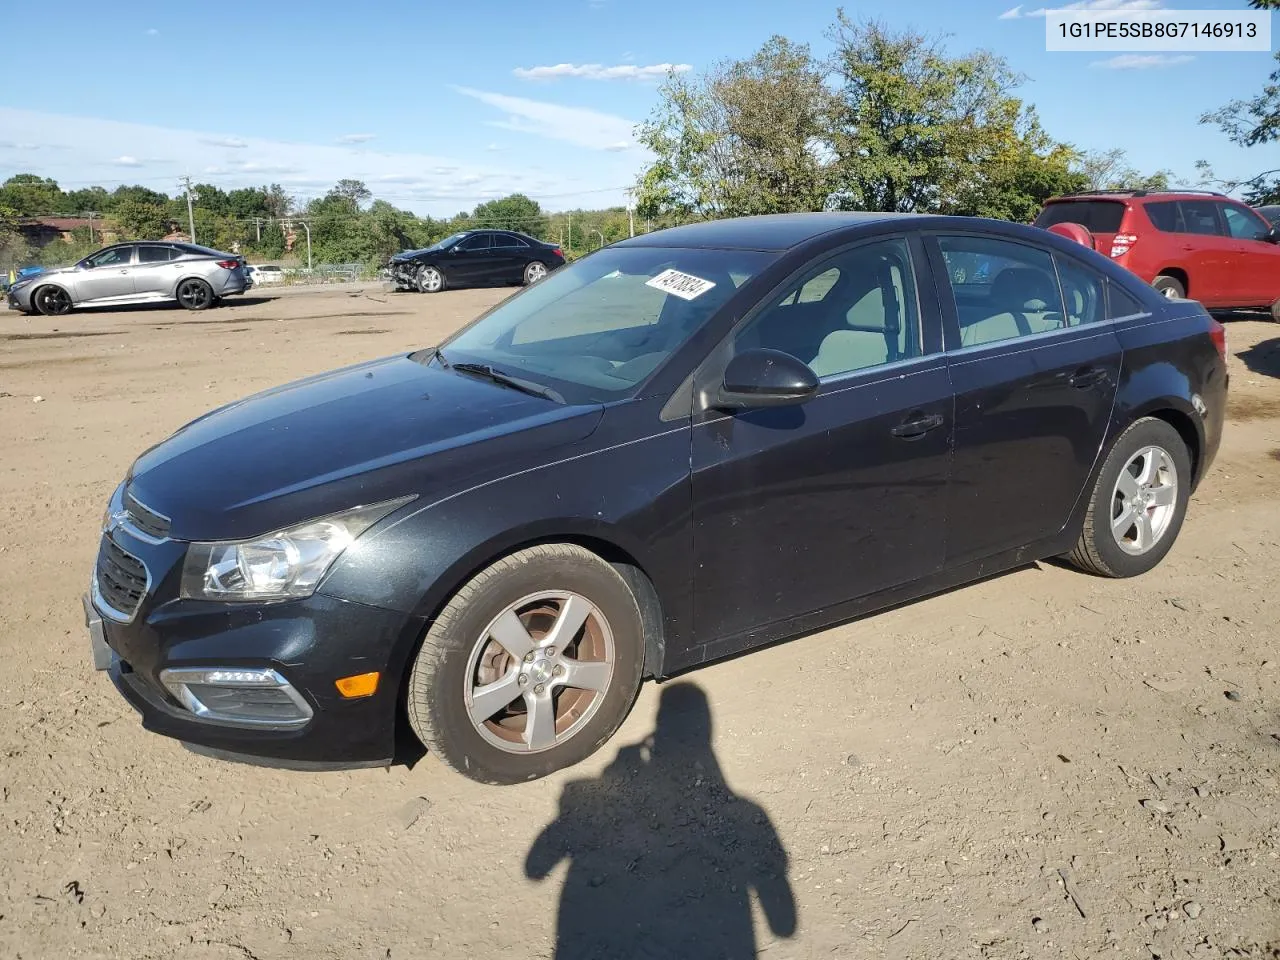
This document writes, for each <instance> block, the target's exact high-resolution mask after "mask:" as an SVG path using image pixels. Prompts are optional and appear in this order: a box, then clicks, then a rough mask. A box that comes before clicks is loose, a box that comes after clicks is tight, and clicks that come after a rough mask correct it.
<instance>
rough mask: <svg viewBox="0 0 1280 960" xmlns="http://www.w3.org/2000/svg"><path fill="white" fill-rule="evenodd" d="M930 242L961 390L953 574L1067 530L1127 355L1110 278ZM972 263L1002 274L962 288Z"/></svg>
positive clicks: (1059, 261) (1002, 241) (941, 238)
mask: <svg viewBox="0 0 1280 960" xmlns="http://www.w3.org/2000/svg"><path fill="white" fill-rule="evenodd" d="M927 243H928V246H929V249H930V255H931V257H932V258H933V259H934V262H935V264H937V265H938V266H937V269H935V274H936V275H939V276H940V281H939V282H940V283H941V284H943V285H944V289H943V297H942V299H943V311H944V314H945V316H946V337H947V340H946V344H947V362H948V368H949V370H950V374H951V381H952V385H953V387H954V389H955V394H956V409H955V453H954V459H953V461H952V472H951V484H950V488H949V500H950V506H949V510H948V534H947V565H948V566H954V565H957V564H962V563H966V562H969V561H973V560H979V559H982V558H984V557H988V556H992V555H994V554H997V553H1001V552H1003V551H1005V550H1010V549H1015V548H1018V547H1022V546H1026V545H1028V544H1031V543H1034V542H1036V541H1038V540H1042V539H1044V538H1047V537H1050V536H1052V535H1054V534H1056V533H1058V532H1060V531H1061V530H1062V528H1063V527H1064V526H1065V525H1066V523H1067V520H1068V518H1069V517H1070V514H1071V510H1072V507H1073V506H1074V505H1075V502H1076V499H1077V498H1078V497H1079V495H1080V493H1081V491H1082V490H1083V488H1084V484H1085V481H1086V479H1087V477H1088V476H1089V472H1090V470H1091V468H1092V467H1093V464H1094V462H1095V460H1096V459H1097V456H1098V452H1099V449H1100V447H1101V445H1102V441H1103V437H1104V435H1105V433H1106V429H1107V424H1108V422H1109V420H1110V415H1111V405H1112V402H1113V400H1114V398H1115V394H1116V387H1117V383H1118V377H1119V373H1120V361H1121V353H1122V351H1121V347H1120V343H1119V341H1118V340H1117V338H1116V336H1115V333H1114V331H1113V330H1112V328H1111V326H1110V325H1109V324H1107V323H1105V322H1104V319H1103V318H1104V317H1105V305H1104V299H1105V296H1104V290H1105V281H1104V278H1103V277H1102V276H1101V275H1099V274H1097V273H1094V271H1093V270H1092V269H1091V268H1088V267H1087V266H1083V265H1081V264H1080V262H1079V261H1076V260H1074V259H1072V258H1069V257H1064V256H1061V255H1057V254H1054V253H1052V252H1051V251H1049V250H1048V249H1046V248H1043V247H1039V246H1036V245H1032V244H1028V243H1024V242H1022V241H1015V240H1013V239H1009V238H1004V237H996V236H993V235H981V234H963V233H949V234H946V235H938V236H936V237H932V238H930V239H929V240H928V241H927ZM975 260H977V261H986V262H989V263H991V264H993V265H995V266H996V268H997V270H996V272H995V274H994V275H993V276H991V277H990V279H989V281H988V280H986V279H984V281H983V282H982V283H978V284H969V283H968V282H966V280H965V279H964V277H965V276H967V272H965V271H962V270H961V269H958V268H960V267H963V266H965V265H967V264H969V263H972V262H974V261H975ZM1060 273H1061V276H1062V282H1061V283H1060V282H1059V274H1060ZM1064 287H1065V288H1066V289H1067V297H1066V299H1065V302H1064V297H1063V288H1064Z"/></svg>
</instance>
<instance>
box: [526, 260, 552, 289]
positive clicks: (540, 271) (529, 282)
mask: <svg viewBox="0 0 1280 960" xmlns="http://www.w3.org/2000/svg"><path fill="white" fill-rule="evenodd" d="M547 273H548V271H547V265H546V264H545V263H543V262H542V261H540V260H534V261H533V262H532V263H529V264H527V265H526V266H525V268H524V285H525V286H526V287H530V286H533V284H535V283H537V282H538V281H539V280H542V279H543V278H544V277H546V275H547Z"/></svg>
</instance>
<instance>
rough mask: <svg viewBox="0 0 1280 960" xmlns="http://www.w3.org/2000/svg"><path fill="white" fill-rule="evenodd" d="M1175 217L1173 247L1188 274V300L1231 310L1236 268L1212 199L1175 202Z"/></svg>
mask: <svg viewBox="0 0 1280 960" xmlns="http://www.w3.org/2000/svg"><path fill="white" fill-rule="evenodd" d="M1157 205H1158V204H1157V203H1149V204H1147V206H1149V207H1155V206H1157ZM1176 216H1177V219H1176V220H1175V222H1174V230H1175V232H1176V233H1178V234H1179V236H1177V237H1176V238H1174V246H1175V249H1177V248H1180V249H1179V250H1178V252H1179V253H1180V254H1181V260H1182V263H1183V265H1184V268H1185V269H1186V271H1187V296H1188V297H1190V298H1191V299H1192V300H1199V301H1200V302H1201V303H1203V304H1204V305H1205V306H1207V307H1222V306H1230V305H1231V300H1232V298H1231V286H1232V278H1231V275H1232V273H1233V272H1234V269H1235V265H1234V262H1233V260H1234V257H1233V251H1232V249H1231V247H1232V244H1231V241H1230V240H1229V239H1228V238H1227V235H1226V234H1227V230H1226V226H1225V224H1223V222H1222V216H1221V214H1220V213H1219V211H1218V204H1217V203H1216V202H1215V201H1214V200H1213V199H1212V198H1211V197H1204V198H1203V199H1201V198H1199V197H1197V198H1196V199H1194V200H1190V199H1188V200H1178V201H1176Z"/></svg>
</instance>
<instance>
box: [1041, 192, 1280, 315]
mask: <svg viewBox="0 0 1280 960" xmlns="http://www.w3.org/2000/svg"><path fill="white" fill-rule="evenodd" d="M1059 223H1077V224H1080V225H1081V226H1083V227H1084V228H1085V229H1087V230H1088V231H1089V232H1090V233H1091V234H1092V235H1093V240H1094V246H1095V249H1097V250H1098V251H1099V252H1101V253H1104V254H1109V255H1110V256H1111V259H1112V260H1114V261H1115V262H1116V263H1118V264H1120V265H1121V266H1123V267H1126V268H1128V269H1129V270H1131V271H1133V272H1134V273H1136V274H1137V275H1138V276H1139V277H1141V278H1142V279H1143V280H1145V281H1146V282H1147V283H1149V284H1151V285H1152V286H1153V287H1155V288H1156V289H1157V290H1159V291H1160V292H1161V293H1163V294H1164V295H1165V296H1167V297H1175V298H1176V297H1190V298H1192V299H1194V300H1199V301H1200V302H1201V303H1203V304H1204V305H1205V306H1206V307H1211V308H1213V309H1263V310H1270V311H1271V313H1272V316H1273V317H1275V319H1277V320H1280V230H1277V228H1276V227H1274V226H1273V225H1272V224H1271V223H1269V222H1268V221H1267V220H1266V219H1265V218H1264V217H1262V215H1261V214H1260V213H1259V212H1258V211H1257V210H1255V209H1253V208H1252V207H1248V206H1245V205H1244V204H1243V203H1240V202H1239V201H1236V200H1232V199H1231V198H1230V197H1227V196H1224V195H1223V194H1220V193H1210V192H1205V191H1196V190H1183V191H1177V192H1174V191H1168V192H1148V191H1144V190H1138V191H1107V190H1103V191H1093V192H1090V193H1082V194H1074V195H1072V196H1067V197H1058V198H1056V199H1053V200H1050V201H1049V202H1048V203H1046V204H1045V206H1044V209H1043V210H1042V211H1041V212H1040V215H1039V216H1038V217H1037V218H1036V221H1035V225H1036V226H1037V227H1050V226H1053V225H1054V224H1059Z"/></svg>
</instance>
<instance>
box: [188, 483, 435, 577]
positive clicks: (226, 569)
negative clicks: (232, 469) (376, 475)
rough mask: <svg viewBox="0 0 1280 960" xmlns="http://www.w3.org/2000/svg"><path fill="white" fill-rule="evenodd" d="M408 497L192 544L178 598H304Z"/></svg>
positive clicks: (408, 498) (406, 500) (410, 498)
mask: <svg viewBox="0 0 1280 960" xmlns="http://www.w3.org/2000/svg"><path fill="white" fill-rule="evenodd" d="M412 499H413V497H402V498H400V499H399V500H388V501H386V502H385V503H375V504H373V505H371V506H367V507H356V508H355V509H354V510H347V511H344V512H342V513H335V514H333V515H332V516H329V517H323V518H321V519H319V520H308V521H307V522H306V523H300V524H298V525H297V526H295V527H290V528H288V529H287V530H280V531H278V532H276V533H271V534H268V535H267V536H265V537H259V538H258V539H257V540H245V541H242V542H238V543H227V542H218V543H193V544H191V545H190V546H189V547H188V548H187V559H186V562H185V563H184V564H183V568H182V596H184V597H186V598H188V599H192V600H224V601H237V600H285V599H289V598H293V597H309V596H311V594H312V593H313V592H314V591H315V589H316V585H317V584H318V583H319V582H320V580H321V578H322V577H323V576H324V575H325V572H326V571H327V570H328V569H329V567H331V566H332V565H333V562H334V561H335V560H337V559H338V557H339V556H341V555H342V552H343V551H344V550H346V549H347V548H348V547H349V546H351V544H352V543H354V542H355V540H356V538H357V537H359V536H360V534H362V533H364V532H365V531H366V530H368V529H369V528H370V527H371V526H373V525H374V524H375V523H377V522H378V521H379V520H381V519H382V518H383V517H385V516H386V515H387V514H389V513H390V512H391V511H392V510H395V509H396V508H397V507H401V506H403V505H404V504H406V503H408V502H409V501H410V500H412Z"/></svg>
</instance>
